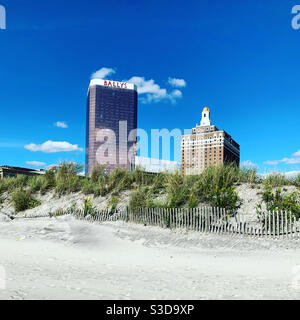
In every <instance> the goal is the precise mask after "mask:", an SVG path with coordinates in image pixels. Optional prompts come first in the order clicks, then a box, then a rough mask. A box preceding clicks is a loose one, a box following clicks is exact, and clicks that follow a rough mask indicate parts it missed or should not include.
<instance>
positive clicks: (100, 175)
mask: <svg viewBox="0 0 300 320" xmlns="http://www.w3.org/2000/svg"><path fill="white" fill-rule="evenodd" d="M106 178H107V173H106V169H105V166H100V165H96V166H95V167H94V168H93V171H92V174H91V180H92V182H94V183H96V182H98V181H99V180H101V181H102V182H103V181H104V180H106Z"/></svg>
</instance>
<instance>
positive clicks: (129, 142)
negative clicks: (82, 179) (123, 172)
mask: <svg viewBox="0 0 300 320" xmlns="http://www.w3.org/2000/svg"><path fill="white" fill-rule="evenodd" d="M137 101H138V94H137V87H136V86H135V85H134V84H131V83H126V82H118V81H110V80H100V79H93V80H91V83H90V86H89V91H88V99H87V120H86V121H87V123H86V174H90V173H91V172H92V170H93V168H94V166H95V165H96V164H100V165H105V166H106V168H107V171H108V172H111V171H113V170H114V169H115V168H117V167H119V168H124V169H127V170H131V169H132V168H133V166H134V158H135V155H136V154H135V153H136V151H133V152H132V150H134V147H135V143H136V132H134V130H136V129H137V105H138V102H137ZM130 152H131V153H130ZM129 158H130V159H132V163H131V161H130V159H129Z"/></svg>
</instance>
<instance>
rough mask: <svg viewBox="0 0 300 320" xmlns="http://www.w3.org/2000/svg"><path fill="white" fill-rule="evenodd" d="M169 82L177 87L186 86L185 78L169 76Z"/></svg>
mask: <svg viewBox="0 0 300 320" xmlns="http://www.w3.org/2000/svg"><path fill="white" fill-rule="evenodd" d="M168 82H169V84H170V85H171V86H173V87H175V88H184V87H186V82H185V80H184V79H176V78H169V80H168Z"/></svg>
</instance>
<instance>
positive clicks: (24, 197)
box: [11, 189, 41, 212]
mask: <svg viewBox="0 0 300 320" xmlns="http://www.w3.org/2000/svg"><path fill="white" fill-rule="evenodd" d="M11 201H12V204H13V206H14V209H15V211H16V212H21V211H25V210H27V209H32V208H35V207H37V206H39V205H40V204H41V202H40V201H38V200H36V199H35V198H34V197H33V196H32V195H31V193H30V191H26V190H24V189H17V190H15V191H14V192H13V194H12V197H11Z"/></svg>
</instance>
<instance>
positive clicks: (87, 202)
mask: <svg viewBox="0 0 300 320" xmlns="http://www.w3.org/2000/svg"><path fill="white" fill-rule="evenodd" d="M83 212H84V216H87V215H92V216H93V215H95V214H96V211H95V209H94V206H93V202H92V199H91V198H84V199H83Z"/></svg>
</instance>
